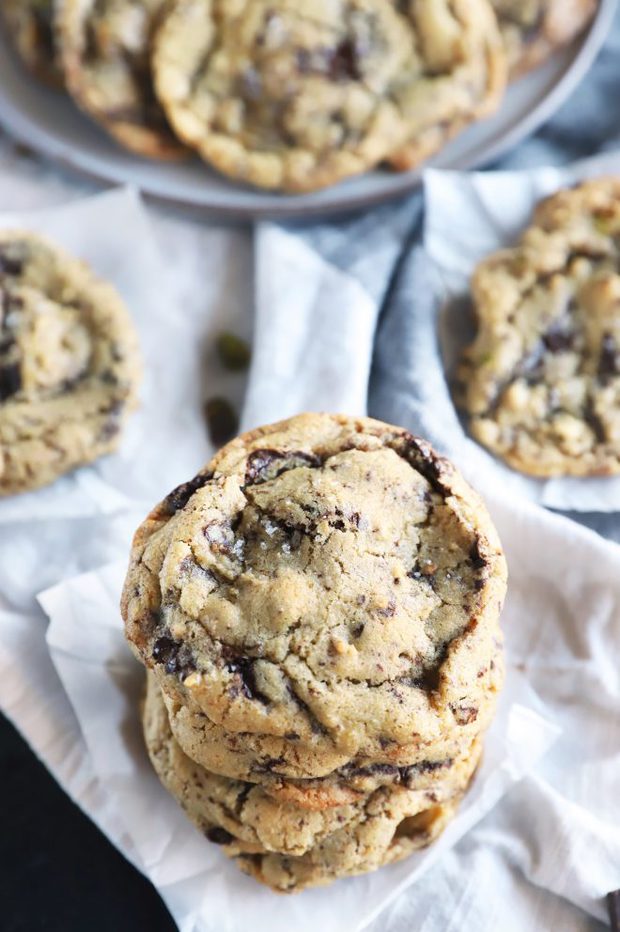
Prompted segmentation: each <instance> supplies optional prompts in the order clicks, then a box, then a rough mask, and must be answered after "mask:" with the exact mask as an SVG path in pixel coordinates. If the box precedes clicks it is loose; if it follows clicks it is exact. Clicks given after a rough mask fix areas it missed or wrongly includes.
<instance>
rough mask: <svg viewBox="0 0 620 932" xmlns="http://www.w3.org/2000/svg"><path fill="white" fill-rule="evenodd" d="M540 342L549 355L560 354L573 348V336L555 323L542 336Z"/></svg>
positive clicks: (559, 324)
mask: <svg viewBox="0 0 620 932" xmlns="http://www.w3.org/2000/svg"><path fill="white" fill-rule="evenodd" d="M542 340H543V343H544V345H545V346H546V348H547V349H548V350H549V352H550V353H562V352H564V351H565V350H569V349H572V348H573V344H574V342H575V334H574V333H572V332H571V331H570V330H567V329H566V327H565V326H563V325H562V324H561V323H556V324H555V325H554V326H551V327H549V329H548V330H547V332H546V333H545V334H543V338H542Z"/></svg>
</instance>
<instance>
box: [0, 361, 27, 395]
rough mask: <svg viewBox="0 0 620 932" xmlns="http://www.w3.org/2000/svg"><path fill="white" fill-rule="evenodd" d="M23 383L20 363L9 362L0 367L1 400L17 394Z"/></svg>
mask: <svg viewBox="0 0 620 932" xmlns="http://www.w3.org/2000/svg"><path fill="white" fill-rule="evenodd" d="M21 385H22V378H21V369H20V366H19V363H17V362H13V363H7V365H6V366H2V367H0V401H6V399H7V398H11V396H12V395H16V394H17V392H18V391H19V390H20V388H21Z"/></svg>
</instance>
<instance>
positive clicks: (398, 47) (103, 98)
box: [0, 0, 596, 192]
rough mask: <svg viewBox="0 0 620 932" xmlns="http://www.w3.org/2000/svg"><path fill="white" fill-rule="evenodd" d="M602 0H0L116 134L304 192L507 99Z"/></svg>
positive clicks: (132, 144)
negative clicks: (513, 81) (511, 83)
mask: <svg viewBox="0 0 620 932" xmlns="http://www.w3.org/2000/svg"><path fill="white" fill-rule="evenodd" d="M595 8H596V0H571V2H570V3H569V4H567V3H566V2H565V0H168V2H164V0H142V2H137V0H56V2H54V0H0V11H1V12H3V13H4V19H5V22H6V24H7V26H8V29H9V32H10V34H11V36H12V37H13V44H14V45H15V48H16V49H17V51H18V53H19V55H20V56H21V58H22V59H23V60H24V61H25V62H26V63H27V65H28V66H29V67H30V69H31V70H33V71H34V72H35V73H37V74H38V75H39V76H41V77H42V78H43V79H44V80H47V81H50V82H53V83H56V84H62V83H64V84H65V86H66V88H67V90H68V91H69V93H70V94H71V96H72V98H73V99H74V100H75V102H76V103H77V105H78V106H79V107H80V108H81V109H82V110H83V111H84V112H85V113H87V114H88V115H89V116H90V117H91V118H92V119H94V120H95V121H96V122H97V123H98V124H99V125H100V126H102V127H103V128H104V129H105V130H106V131H107V132H109V133H110V134H111V135H112V136H113V137H114V138H115V139H116V140H117V141H118V142H119V143H120V144H121V145H122V146H124V147H125V148H127V149H129V150H131V151H133V152H135V153H137V154H139V155H144V156H148V157H151V158H163V159H175V158H183V157H184V155H186V154H187V152H188V150H191V151H195V152H197V153H198V154H199V155H200V156H201V157H202V158H203V159H204V160H205V161H206V162H207V163H208V164H209V165H210V166H212V167H214V168H216V169H218V170H219V171H221V172H223V173H224V174H226V175H228V176H230V177H231V178H233V179H235V180H237V181H242V182H246V183H250V184H254V185H258V186H260V187H264V188H270V189H274V190H286V191H293V192H301V191H312V190H316V189H318V188H321V187H325V186H326V185H331V184H334V183H336V182H338V181H340V180H342V179H344V178H348V177H350V176H352V175H357V174H360V173H362V172H364V171H368V170H369V169H372V168H374V167H375V166H377V165H379V164H385V165H389V166H391V167H393V168H396V169H400V170H404V169H411V168H414V167H416V166H418V165H419V164H420V163H421V162H423V161H424V160H425V159H427V158H428V157H429V156H431V155H434V154H435V153H436V152H438V151H439V150H440V149H441V148H442V147H443V146H444V145H445V143H446V142H448V141H449V140H450V139H451V138H452V137H453V136H455V135H456V134H457V133H459V132H461V131H462V130H463V129H464V128H465V127H467V126H468V125H470V124H471V123H473V122H475V121H476V120H480V119H482V118H484V117H485V116H487V115H489V114H490V113H492V112H493V111H494V110H495V109H496V108H497V107H498V106H499V104H500V103H501V101H502V98H503V94H504V91H505V88H506V82H507V78H508V77H509V75H513V76H515V75H517V74H519V73H521V72H523V71H525V70H528V69H529V68H531V67H533V66H534V65H536V64H538V63H539V62H540V61H542V60H544V59H545V58H546V57H547V56H548V55H549V54H550V53H551V52H552V51H554V49H556V48H557V47H558V46H559V45H562V44H564V43H566V42H568V41H570V40H571V39H572V38H573V37H574V36H576V35H577V34H578V33H579V32H580V31H581V30H582V29H583V28H584V27H585V26H586V25H587V23H588V22H589V21H590V19H591V17H592V15H593V13H594V10H595Z"/></svg>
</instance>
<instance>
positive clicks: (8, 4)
mask: <svg viewBox="0 0 620 932" xmlns="http://www.w3.org/2000/svg"><path fill="white" fill-rule="evenodd" d="M0 17H1V18H2V20H3V21H4V23H5V25H6V28H7V30H8V33H9V35H10V37H11V41H12V43H13V46H14V47H15V49H16V51H17V53H18V55H19V56H20V58H21V59H22V61H23V62H24V64H25V65H26V66H27V67H28V69H29V70H30V71H31V72H32V73H33V74H34V75H36V77H37V78H39V79H40V80H41V81H43V82H45V84H52V85H55V86H57V87H60V86H61V85H62V83H63V82H62V72H61V69H60V65H59V62H58V58H57V55H56V45H55V42H54V27H53V4H52V0H0Z"/></svg>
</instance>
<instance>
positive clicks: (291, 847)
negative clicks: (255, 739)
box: [143, 674, 480, 890]
mask: <svg viewBox="0 0 620 932" xmlns="http://www.w3.org/2000/svg"><path fill="white" fill-rule="evenodd" d="M143 726H144V736H145V741H146V745H147V750H148V753H149V756H150V758H151V762H152V764H153V767H154V769H155V771H156V773H157V774H158V776H159V778H160V780H161V782H162V783H163V785H164V786H165V787H166V789H167V790H168V791H169V792H170V793H171V795H172V796H173V797H174V798H175V799H176V800H177V802H179V803H180V805H181V806H182V807H183V809H184V810H185V812H186V813H187V815H188V816H189V818H190V819H191V820H192V822H194V824H195V825H196V826H197V827H198V828H199V829H200V831H202V832H203V833H204V835H205V837H206V838H207V839H208V840H210V841H212V842H214V843H215V844H219V845H221V846H222V848H223V850H224V852H225V853H226V854H228V855H229V856H232V857H238V856H239V855H242V856H244V857H242V858H241V861H240V866H241V867H242V869H244V870H246V871H247V872H249V873H251V874H253V875H254V876H257V878H258V879H260V880H262V881H263V882H265V883H268V884H270V885H272V886H274V887H275V888H276V889H284V890H292V889H301V888H303V887H305V886H314V885H317V884H320V883H328V882H330V881H331V880H334V879H336V878H337V877H340V876H350V875H352V874H356V873H361V872H364V871H366V870H370V869H374V868H375V867H378V866H380V865H381V864H383V863H387V862H389V861H391V860H394V859H396V857H404V856H405V855H406V854H408V853H409V851H410V850H413V848H415V847H420V846H422V845H423V844H428V843H429V842H430V841H431V840H432V837H434V835H435V834H437V832H438V831H439V829H440V827H443V824H444V822H445V821H446V819H447V817H448V814H449V813H451V812H452V809H453V806H454V804H455V802H456V801H457V800H458V799H459V798H460V797H461V796H462V794H463V792H464V791H465V789H466V787H467V785H468V783H469V781H470V779H471V776H472V774H473V772H474V770H475V768H476V766H477V763H478V760H479V757H480V742H479V741H478V740H476V741H474V743H473V745H472V746H471V748H470V749H469V750H468V754H467V755H466V756H465V757H464V758H463V759H462V760H459V761H455V762H454V764H453V766H452V768H451V769H450V772H449V774H443V775H432V776H430V777H427V782H426V786H425V788H423V789H417V790H412V789H405V788H402V787H396V788H394V787H392V788H383V789H379V790H376V791H375V792H373V793H370V794H354V795H353V797H352V800H351V802H350V803H349V804H344V805H339V806H330V807H322V808H315V809H308V808H306V807H300V806H298V805H297V804H296V803H295V802H294V801H282V799H280V798H279V797H278V796H273V795H272V794H271V792H270V790H269V789H268V788H267V787H263V786H257V785H255V784H251V783H245V782H243V781H239V780H231V779H227V778H225V777H220V776H216V775H214V774H212V773H209V772H208V771H207V770H205V769H204V768H203V767H201V766H200V765H199V764H196V763H195V762H194V761H193V760H191V759H190V758H189V757H187V755H186V754H184V753H183V751H182V749H181V747H180V746H179V745H178V743H177V742H176V740H175V739H174V736H173V735H172V732H171V729H170V723H169V721H168V716H167V714H166V707H165V705H164V702H163V699H162V695H161V692H160V689H159V687H158V685H157V683H156V681H155V678H154V677H153V675H152V674H150V675H149V677H148V686H147V696H146V702H145V707H144V715H143ZM429 811H430V812H431V813H432V816H431V815H430V814H429ZM270 855H274V856H270ZM282 856H284V857H282Z"/></svg>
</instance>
